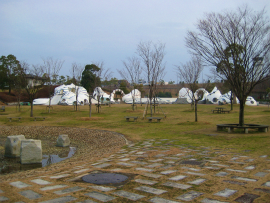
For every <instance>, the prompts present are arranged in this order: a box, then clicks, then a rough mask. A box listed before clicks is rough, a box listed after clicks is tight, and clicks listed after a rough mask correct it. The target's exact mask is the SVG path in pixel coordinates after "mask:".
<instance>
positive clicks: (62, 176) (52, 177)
mask: <svg viewBox="0 0 270 203" xmlns="http://www.w3.org/2000/svg"><path fill="white" fill-rule="evenodd" d="M67 176H70V174H61V175H56V176H51V177H50V178H51V179H60V178H65V177H67Z"/></svg>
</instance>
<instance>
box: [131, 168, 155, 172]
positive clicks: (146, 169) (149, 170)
mask: <svg viewBox="0 0 270 203" xmlns="http://www.w3.org/2000/svg"><path fill="white" fill-rule="evenodd" d="M135 169H136V170H137V171H147V172H152V171H154V170H153V169H149V168H135Z"/></svg>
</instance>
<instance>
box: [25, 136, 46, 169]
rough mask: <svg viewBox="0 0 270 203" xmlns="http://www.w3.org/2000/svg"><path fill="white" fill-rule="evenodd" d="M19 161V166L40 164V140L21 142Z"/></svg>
mask: <svg viewBox="0 0 270 203" xmlns="http://www.w3.org/2000/svg"><path fill="white" fill-rule="evenodd" d="M20 160H21V164H40V163H42V146H41V140H33V139H25V140H21V148H20Z"/></svg>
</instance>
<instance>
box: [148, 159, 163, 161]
mask: <svg viewBox="0 0 270 203" xmlns="http://www.w3.org/2000/svg"><path fill="white" fill-rule="evenodd" d="M163 160H164V159H154V160H149V162H159V161H163Z"/></svg>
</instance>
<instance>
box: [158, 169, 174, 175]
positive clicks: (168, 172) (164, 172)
mask: <svg viewBox="0 0 270 203" xmlns="http://www.w3.org/2000/svg"><path fill="white" fill-rule="evenodd" d="M175 172H177V170H168V171H162V172H160V173H161V174H163V175H168V174H171V173H175Z"/></svg>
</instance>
